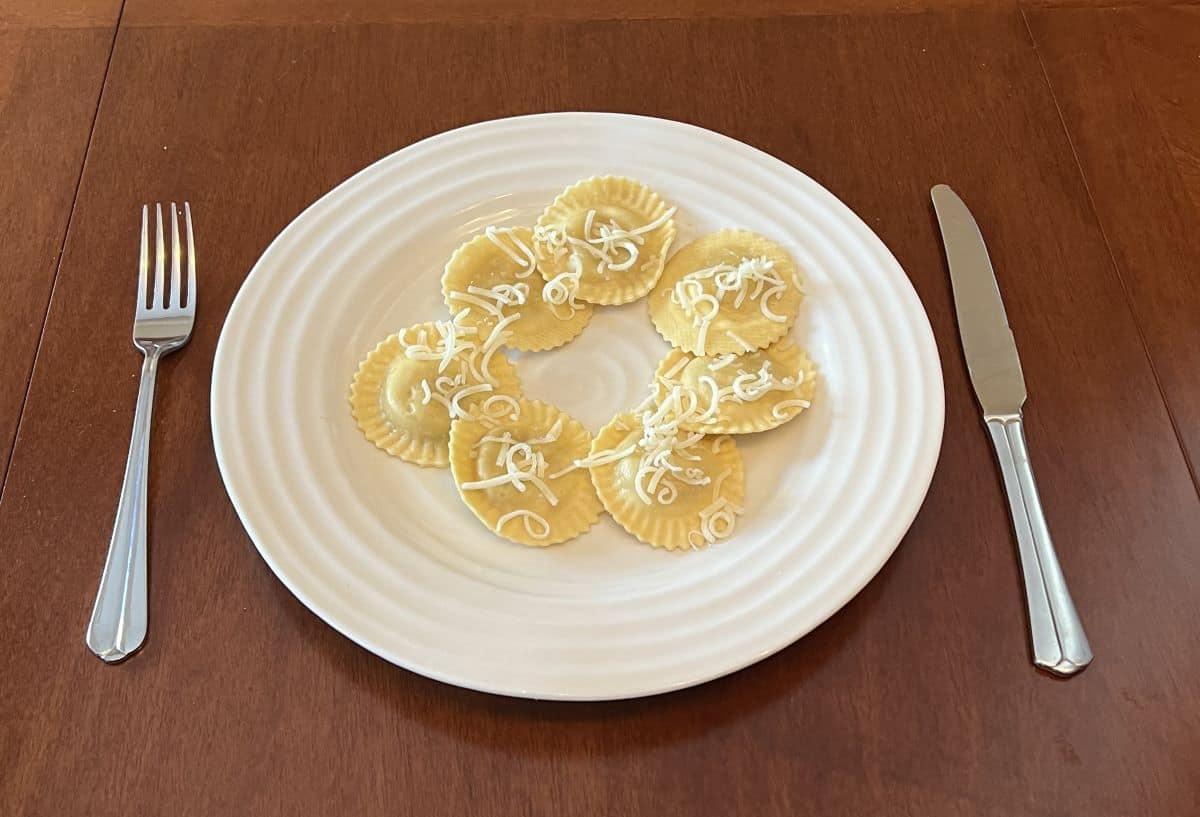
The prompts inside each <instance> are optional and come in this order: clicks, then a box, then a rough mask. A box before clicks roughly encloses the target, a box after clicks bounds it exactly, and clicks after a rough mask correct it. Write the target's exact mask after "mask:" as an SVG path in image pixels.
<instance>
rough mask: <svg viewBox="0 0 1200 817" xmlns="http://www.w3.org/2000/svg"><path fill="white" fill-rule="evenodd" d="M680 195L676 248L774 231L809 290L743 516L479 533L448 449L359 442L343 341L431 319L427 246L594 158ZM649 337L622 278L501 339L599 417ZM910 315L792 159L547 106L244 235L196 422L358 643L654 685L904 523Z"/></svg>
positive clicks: (252, 509) (752, 450) (915, 360)
mask: <svg viewBox="0 0 1200 817" xmlns="http://www.w3.org/2000/svg"><path fill="white" fill-rule="evenodd" d="M605 173H613V174H624V175H629V176H633V177H635V178H637V179H640V180H642V181H643V182H645V183H646V184H648V185H650V186H651V187H653V188H654V189H655V190H657V191H659V192H660V193H661V194H662V195H663V196H665V197H666V198H667V200H668V201H670V202H672V203H674V204H676V205H678V206H679V214H678V215H677V217H676V219H677V222H678V225H679V228H680V235H679V238H678V242H679V243H678V244H677V245H676V246H681V245H682V243H684V242H686V241H689V240H691V239H692V238H695V237H696V236H698V235H701V234H703V233H705V232H709V231H712V230H716V229H719V228H722V227H744V228H747V229H751V230H756V231H758V232H761V233H763V234H764V235H767V236H770V237H771V238H772V239H774V240H776V241H778V242H780V243H782V244H783V245H784V246H786V247H787V248H788V249H789V250H790V251H791V252H792V253H793V254H794V256H795V258H796V260H797V261H798V262H799V263H800V266H801V268H802V269H803V270H804V275H805V279H806V289H807V292H808V299H807V301H806V304H805V306H804V307H803V308H802V312H801V317H800V320H799V321H798V323H797V326H796V328H795V330H794V331H793V335H792V336H793V337H794V338H795V339H796V340H797V342H798V343H800V344H801V345H802V346H803V347H804V348H806V349H807V350H808V351H809V352H810V354H811V356H812V358H813V359H814V360H815V361H816V362H817V365H818V366H819V368H820V372H821V381H820V386H819V389H818V392H817V398H816V401H815V405H814V407H813V408H812V409H811V410H810V411H808V412H806V413H805V414H804V415H802V416H801V417H800V418H799V419H798V420H796V421H794V422H792V423H789V424H787V425H785V426H784V427H782V428H781V429H778V430H775V431H771V432H768V433H765V434H761V435H757V436H753V437H749V438H747V437H743V438H740V439H739V445H740V446H741V448H742V451H743V454H744V457H745V463H746V482H747V494H746V503H745V505H746V513H745V515H744V516H743V517H742V518H741V519H740V521H739V523H738V528H737V531H736V533H735V535H734V537H733V538H732V539H731V540H730V541H728V542H727V543H725V544H723V545H721V546H719V547H716V548H713V549H711V550H708V551H702V552H696V553H691V552H689V553H669V552H664V551H660V550H656V549H652V548H649V547H646V546H644V545H641V544H639V543H638V542H636V541H635V540H634V539H633V538H631V537H630V536H628V535H627V534H625V533H624V531H622V530H621V529H620V528H619V527H618V526H617V525H616V524H615V523H613V522H612V520H611V519H608V518H605V519H603V520H602V521H601V523H600V524H598V525H597V526H596V527H595V528H593V529H592V530H591V531H590V532H589V533H588V534H587V535H586V536H584V537H582V538H581V539H577V540H575V541H572V542H569V543H567V544H565V545H561V546H556V547H551V548H547V549H534V548H523V547H520V546H518V545H513V544H510V543H508V542H505V541H503V540H501V539H499V538H497V537H496V536H494V535H492V534H491V533H490V532H489V531H487V530H486V529H485V528H484V527H483V526H482V525H480V524H479V522H478V521H476V520H475V518H474V517H473V516H472V515H471V513H470V512H469V511H468V510H467V509H466V507H465V506H464V505H463V504H462V502H461V501H460V500H459V498H458V496H457V494H456V493H455V489H454V485H453V483H452V481H451V479H450V475H449V472H448V471H444V470H428V469H421V468H418V467H416V466H412V465H409V464H407V463H403V462H400V461H398V460H394V459H391V458H389V457H388V456H386V455H385V454H383V453H382V452H380V451H378V450H376V449H375V448H374V447H372V446H371V445H370V444H369V443H367V442H366V441H365V440H364V438H363V437H362V435H361V434H360V433H359V431H358V429H357V428H356V426H355V424H354V422H353V420H352V419H351V417H350V413H349V410H348V407H347V401H346V392H347V387H348V385H349V382H350V378H351V375H352V374H353V372H354V370H355V367H356V365H357V363H358V361H359V359H360V358H362V357H363V356H364V355H365V354H366V353H367V351H369V350H370V349H371V348H372V347H373V346H374V344H375V343H376V342H377V341H378V340H379V339H380V338H382V337H384V336H386V335H388V334H390V333H392V332H394V331H395V330H396V329H398V328H400V327H403V326H405V325H408V324H411V323H416V322H419V321H424V320H429V319H432V318H436V317H443V316H444V313H445V307H444V306H443V304H442V300H441V292H440V288H439V280H440V276H441V270H442V266H443V264H444V263H445V260H446V258H447V257H448V256H449V255H450V253H451V251H452V250H454V248H455V247H456V246H457V245H458V244H459V243H460V242H462V241H463V240H465V239H466V238H468V237H469V236H471V235H473V234H475V233H477V232H479V231H480V230H482V229H483V227H484V226H486V225H488V224H531V223H532V222H533V221H534V220H535V219H536V217H537V215H538V214H539V213H540V212H541V209H542V208H543V207H544V206H545V205H546V203H548V202H549V201H550V200H551V199H552V198H553V197H554V195H555V194H557V193H558V192H559V191H560V190H561V189H562V188H563V187H565V186H566V185H568V184H570V183H572V182H574V181H576V180H577V179H580V178H583V177H586V176H590V175H594V174H605ZM666 350H667V346H666V344H665V343H664V342H663V341H662V339H661V338H659V337H658V335H657V334H655V332H654V329H653V328H652V327H651V324H650V320H649V316H648V314H647V308H646V302H645V301H644V300H642V301H639V302H636V303H633V304H629V305H627V306H623V307H602V308H598V309H597V311H596V315H595V318H594V319H593V321H592V323H591V325H590V326H589V327H588V328H587V329H586V330H585V331H584V333H583V335H582V336H581V337H580V338H579V339H577V340H575V341H574V342H572V343H571V344H568V345H567V346H565V347H563V348H562V349H559V350H555V351H552V352H544V353H538V354H526V355H516V354H514V355H512V357H513V359H514V360H515V361H516V363H517V367H518V372H519V373H520V376H521V378H522V381H523V384H524V390H525V392H526V393H527V394H529V395H531V396H534V397H537V398H541V399H543V400H548V401H550V402H553V403H556V404H558V405H559V406H561V407H562V408H564V409H566V410H567V411H568V412H570V413H571V414H573V415H574V416H575V417H577V418H578V419H580V420H581V421H583V422H584V424H585V425H588V426H589V427H590V428H591V429H592V430H593V431H595V430H596V429H598V428H599V426H600V425H601V424H603V423H604V422H605V421H607V419H608V418H609V417H610V416H611V415H612V414H613V413H615V412H616V411H618V410H621V409H625V408H628V407H631V406H633V405H635V404H636V403H638V402H640V401H641V399H642V398H643V396H644V394H645V388H646V384H647V383H648V382H649V379H650V377H651V374H652V372H653V371H654V367H655V365H656V363H657V361H658V360H659V358H660V357H661V356H662V354H663V353H664V352H666ZM943 411H944V404H943V392H942V375H941V369H940V366H939V363H938V356H937V350H936V348H935V346H934V341H933V335H932V332H931V330H930V326H929V322H928V319H927V318H926V316H925V313H924V311H923V309H922V307H921V304H920V302H919V301H918V299H917V296H916V293H915V292H914V291H913V289H912V287H911V285H910V284H909V282H908V280H907V278H906V277H905V275H904V272H903V271H902V270H901V268H900V266H899V264H898V263H897V262H896V260H895V259H894V258H893V257H892V255H891V254H890V253H889V252H888V250H887V248H886V247H884V245H883V243H882V242H881V241H880V240H879V239H878V238H877V237H876V236H875V235H874V233H872V232H871V230H870V229H869V228H868V227H867V226H866V225H865V224H864V223H863V222H862V221H861V220H860V219H859V218H858V217H857V216H855V215H854V213H852V212H851V211H850V210H849V209H848V208H847V207H846V206H845V205H843V204H842V203H841V202H839V201H838V200H837V199H836V198H835V197H834V196H833V195H831V194H830V193H829V192H828V191H826V190H825V189H824V188H822V187H821V186H820V185H818V184H817V183H816V182H814V181H812V180H811V179H809V178H808V177H807V176H805V175H803V174H802V173H800V172H799V171H797V170H795V169H793V168H791V167H789V166H788V165H785V164H783V163H782V162H780V161H778V160H777V159H774V158H772V157H771V156H768V155H767V154H765V153H762V152H760V151H758V150H755V149H753V148H750V147H748V146H747V145H744V144H742V143H740V142H737V141H734V140H732V139H729V138H727V137H724V136H720V135H718V134H715V133H712V132H710V131H706V130H702V129H700V128H696V127H692V126H689V125H684V124H680V123H677V122H669V121H665V120H659V119H649V118H644V117H635V116H624V115H616V114H597V113H564V114H546V115H539V116H528V117H519V118H514V119H505V120H498V121H494V122H484V123H482V124H478V125H473V126H470V127H466V128H461V129H459V130H455V131H451V132H448V133H443V134H441V135H439V136H435V137H433V138H431V139H427V140H425V141H423V142H419V143H417V144H415V145H411V146H409V147H407V148H405V149H403V150H401V151H398V152H397V153H394V154H393V155H391V156H388V157H387V158H385V159H383V160H381V161H379V162H377V163H375V164H373V165H371V166H370V167H368V168H366V169H365V170H363V171H362V172H360V173H358V174H357V175H355V176H354V177H353V178H351V179H349V180H348V181H346V182H344V183H343V184H341V185H339V186H338V187H337V188H336V189H334V190H333V191H331V192H330V193H329V194H327V195H326V196H324V197H323V198H322V199H320V200H319V201H318V202H316V203H315V204H313V205H312V206H311V207H310V208H309V209H307V210H306V211H305V212H304V213H302V214H301V215H300V216H299V217H297V218H296V220H295V221H294V222H292V224H291V225H289V226H288V228H287V229H286V230H284V231H283V232H282V233H281V234H280V235H279V237H278V238H277V239H276V240H275V242H274V243H273V244H272V245H271V246H270V247H269V248H268V249H267V251H266V252H265V253H264V254H263V256H262V258H261V259H260V260H259V262H258V264H257V265H256V266H255V267H254V269H253V271H252V272H251V273H250V275H249V277H247V279H246V282H245V284H244V285H243V287H242V289H241V292H240V293H239V294H238V296H237V299H236V301H235V302H234V304H233V307H232V309H231V310H230V312H229V317H228V319H227V321H226V324H225V328H224V330H223V332H222V335H221V341H220V345H219V347H218V350H217V356H216V364H215V367H214V371H213V390H212V423H213V437H214V441H215V445H216V452H217V458H218V460H219V462H220V467H221V473H222V475H223V477H224V479H225V484H226V486H227V488H228V491H229V495H230V497H231V499H232V500H233V503H234V505H235V507H236V508H237V512H238V514H239V515H240V517H241V519H242V522H243V524H244V525H245V527H246V530H247V531H248V532H249V534H250V536H251V538H252V539H253V540H254V542H255V544H256V545H257V546H258V549H259V551H260V552H261V554H262V556H263V558H264V559H265V560H266V561H267V563H268V564H269V565H270V566H271V569H272V570H274V571H275V573H276V575H278V576H279V578H280V580H281V581H283V582H284V584H286V585H287V587H288V588H289V589H290V590H291V591H292V592H293V593H295V594H296V596H297V597H298V598H299V599H300V600H301V601H302V602H303V603H304V604H305V605H307V606H308V607H309V609H311V610H312V611H313V612H314V613H316V614H317V615H318V616H320V617H321V618H322V619H324V620H325V621H326V622H328V623H329V624H330V625H331V626H333V627H335V628H336V629H338V630H339V631H341V632H342V633H344V634H345V635H346V636H348V637H349V638H351V639H353V640H354V641H356V642H357V643H359V644H361V645H362V646H363V647H366V648H367V649H369V650H371V651H372V652H375V653H376V654H378V655H380V656H382V657H383V658H386V659H387V660H389V661H392V662H394V663H396V664H398V665H400V666H402V667H406V668H408V669H410V670H413V671H414V672H419V673H422V674H424V675H427V676H429V677H432V678H436V679H438V680H441V681H445V682H448V683H452V684H458V685H461V686H465V687H471V688H474V689H479V690H484V691H489V692H497V693H503V694H506V695H517V696H525V697H532V698H557V699H606V698H626V697H634V696H640V695H648V694H653V693H658V692H664V691H668V690H672V689H678V688H681V687H685V686H689V685H692V684H697V683H700V682H702V681H705V680H708V679H711V678H715V677H717V676H720V675H724V674H726V673H729V672H732V671H734V670H737V669H739V668H741V667H744V666H746V665H748V664H750V663H752V662H754V661H757V660H759V659H761V658H764V657H765V656H767V655H770V654H771V653H773V652H776V651H777V650H779V649H781V648H783V647H785V646H787V645H788V644H790V643H792V642H793V641H795V640H796V639H797V638H799V637H800V636H802V635H804V634H805V633H806V632H808V631H809V630H811V629H812V628H813V627H816V626H817V625H818V624H820V623H821V622H822V621H824V620H825V619H826V618H827V617H829V616H830V615H832V614H833V613H834V612H835V611H837V610H838V608H840V607H841V606H842V605H843V604H845V603H846V602H847V601H848V600H849V599H850V598H852V597H853V596H854V595H855V594H856V593H857V592H858V591H859V590H860V589H861V588H862V587H863V585H865V584H866V583H867V582H868V581H869V580H870V579H871V577H872V576H874V575H875V573H876V572H877V571H878V570H879V568H880V567H881V566H882V565H883V563H884V562H885V561H886V560H887V558H888V557H889V556H890V555H891V553H892V552H893V550H894V549H895V548H896V545H897V544H898V543H899V541H900V539H901V537H902V536H903V535H904V532H905V531H906V530H907V528H908V526H909V525H910V523H911V522H912V519H913V517H914V515H915V514H916V512H917V509H918V508H919V507H920V504H921V501H922V499H923V498H924V496H925V492H926V490H927V488H928V486H929V481H930V478H931V476H932V473H933V468H934V464H935V462H936V460H937V455H938V450H939V447H940V445H941V437H942V420H943Z"/></svg>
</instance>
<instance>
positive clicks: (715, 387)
mask: <svg viewBox="0 0 1200 817" xmlns="http://www.w3.org/2000/svg"><path fill="white" fill-rule="evenodd" d="M816 385H817V370H816V367H815V366H814V365H813V362H812V361H811V360H809V359H808V356H807V355H805V354H804V353H803V352H801V351H800V349H799V348H798V347H797V346H796V344H795V343H793V342H792V341H791V339H790V338H784V339H783V340H780V341H778V342H777V343H773V344H771V345H770V346H768V347H767V348H766V349H760V350H758V351H757V352H751V353H750V354H747V355H734V354H732V353H730V354H727V355H718V356H717V357H696V356H695V355H693V354H691V353H689V352H684V351H682V350H680V349H672V350H671V351H670V352H668V353H667V356H666V357H664V358H663V359H662V362H661V363H659V364H658V371H656V372H655V373H654V386H653V391H654V399H655V402H656V403H658V404H661V403H662V400H663V399H664V397H665V396H666V395H669V394H670V393H671V390H672V389H673V388H675V387H676V386H681V387H683V388H684V389H686V390H688V391H690V392H692V393H693V394H695V395H696V398H697V399H696V404H697V412H696V413H697V416H696V417H694V418H691V419H689V420H687V421H686V422H684V423H682V424H681V428H683V429H685V430H687V431H703V432H705V433H706V434H749V433H751V432H755V431H767V430H768V429H772V428H775V427H777V426H781V425H783V424H784V423H786V422H787V421H788V420H790V419H792V418H793V417H795V416H796V415H798V414H799V413H800V412H802V411H804V409H806V408H808V407H809V406H810V405H811V404H812V398H813V392H814V391H815V390H816Z"/></svg>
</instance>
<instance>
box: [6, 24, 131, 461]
mask: <svg viewBox="0 0 1200 817" xmlns="http://www.w3.org/2000/svg"><path fill="white" fill-rule="evenodd" d="M110 23H111V24H110V25H109V26H108V27H82V28H74V27H72V28H24V27H13V28H6V27H0V168H3V171H2V172H0V236H2V237H3V240H2V241H0V274H3V279H4V296H3V297H4V308H3V309H0V350H2V351H0V484H2V483H3V481H4V476H5V473H6V472H7V469H8V462H9V453H10V450H11V446H12V441H13V435H14V434H15V433H16V429H17V422H18V419H19V416H20V411H21V405H22V402H23V400H24V398H25V388H26V386H27V384H28V383H29V374H30V370H31V368H32V366H33V358H34V353H35V351H36V348H37V343H38V338H39V336H40V334H41V329H42V321H43V319H44V317H45V315H46V306H47V304H48V302H49V300H50V289H51V285H52V282H53V280H54V272H55V270H56V268H57V266H58V254H59V252H60V251H61V249H62V243H63V235H64V232H65V231H66V228H67V221H68V218H69V217H70V215H71V205H72V203H73V200H74V197H75V187H76V184H77V183H78V181H79V174H80V171H81V169H82V166H83V157H84V151H85V149H86V147H87V142H88V137H89V135H90V133H91V127H92V118H93V116H94V115H95V113H96V100H97V98H98V96H99V94H100V85H101V82H102V80H103V78H104V69H105V66H106V65H107V63H108V55H109V49H110V48H111V46H112V38H113V25H115V24H116V17H115V15H114V16H113V18H112V19H111V21H110Z"/></svg>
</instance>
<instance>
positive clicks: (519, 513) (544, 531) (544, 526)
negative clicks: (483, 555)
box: [496, 508, 550, 539]
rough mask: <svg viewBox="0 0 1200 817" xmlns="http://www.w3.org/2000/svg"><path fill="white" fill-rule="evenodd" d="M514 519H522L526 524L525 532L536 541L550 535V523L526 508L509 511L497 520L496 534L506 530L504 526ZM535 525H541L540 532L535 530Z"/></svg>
mask: <svg viewBox="0 0 1200 817" xmlns="http://www.w3.org/2000/svg"><path fill="white" fill-rule="evenodd" d="M513 519H521V520H522V521H523V522H524V523H525V532H526V533H528V534H529V535H530V536H531V537H532V538H534V539H545V538H546V537H548V536H549V535H550V523H549V522H547V521H546V518H545V517H544V516H542V515H541V514H537V513H534V512H533V511H527V510H525V509H524V508H518V509H517V510H515V511H509V512H508V513H506V514H504V516H502V517H500V518H499V519H497V520H496V533H500V531H501V530H502V529H503V528H504V526H505V525H506V524H507V523H508V522H510V521H511V520H513ZM534 524H537V525H540V526H541V528H540V530H536V531H535V530H534V529H533V526H534Z"/></svg>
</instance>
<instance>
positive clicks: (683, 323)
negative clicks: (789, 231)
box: [650, 230, 804, 356]
mask: <svg viewBox="0 0 1200 817" xmlns="http://www.w3.org/2000/svg"><path fill="white" fill-rule="evenodd" d="M803 298H804V293H803V290H802V289H801V284H800V276H799V273H798V272H797V270H796V265H795V263H794V262H793V261H792V259H791V257H790V256H789V255H788V254H787V252H785V251H784V249H783V248H782V247H780V246H779V245H778V244H776V243H774V242H773V241H770V240H768V239H766V238H763V237H762V236H760V235H757V234H756V233H750V232H746V231H744V230H722V231H721V232H719V233H713V234H712V235H707V236H704V237H703V238H699V239H697V240H695V241H693V242H692V243H691V244H688V245H687V246H686V247H683V248H682V249H680V250H679V252H677V253H675V255H674V257H672V258H671V261H670V263H668V264H667V266H666V269H665V270H663V274H662V278H661V279H660V280H659V282H658V285H657V286H656V287H655V289H654V292H653V293H651V295H650V319H651V320H652V321H654V327H655V328H656V329H657V330H658V332H659V334H661V335H662V336H663V337H664V338H666V339H667V341H668V342H670V343H671V345H672V346H676V347H678V348H680V349H683V350H685V351H688V352H692V353H693V354H696V355H700V356H705V355H723V354H728V353H731V352H732V353H733V354H739V355H740V354H746V353H749V352H753V351H755V350H756V349H762V348H764V347H766V346H769V345H770V344H772V343H774V342H775V341H777V340H779V339H780V338H781V337H783V336H784V335H786V334H787V332H788V330H789V329H790V328H791V327H792V324H793V323H795V321H796V315H797V313H798V312H799V311H800V301H801V300H803Z"/></svg>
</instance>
